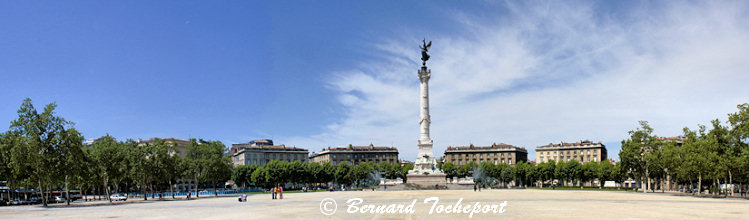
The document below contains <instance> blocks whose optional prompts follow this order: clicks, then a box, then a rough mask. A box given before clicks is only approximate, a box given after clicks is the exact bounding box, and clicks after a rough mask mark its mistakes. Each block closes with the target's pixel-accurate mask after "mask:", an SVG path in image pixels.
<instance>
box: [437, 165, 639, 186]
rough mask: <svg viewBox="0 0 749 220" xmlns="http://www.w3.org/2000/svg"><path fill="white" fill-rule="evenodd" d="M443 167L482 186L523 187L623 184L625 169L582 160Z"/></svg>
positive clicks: (449, 174) (452, 175)
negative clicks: (614, 182) (558, 184)
mask: <svg viewBox="0 0 749 220" xmlns="http://www.w3.org/2000/svg"><path fill="white" fill-rule="evenodd" d="M441 168H442V170H443V171H444V172H445V174H446V175H447V176H446V177H447V178H453V177H458V178H464V177H473V178H474V181H475V182H477V183H481V184H483V185H508V184H510V183H516V185H520V186H523V187H526V186H529V185H534V184H536V185H544V183H545V182H546V183H548V184H547V186H552V185H553V183H554V180H557V181H559V183H560V184H562V185H564V186H568V185H574V186H583V185H584V184H585V183H589V185H592V183H593V180H602V181H598V184H599V185H598V187H599V188H600V187H603V185H602V184H603V181H605V180H613V181H616V182H618V183H622V182H623V181H624V180H625V174H626V172H623V171H622V169H621V168H620V167H616V166H614V165H612V164H611V163H610V162H608V161H602V162H587V163H580V162H578V161H577V160H570V161H567V162H564V161H559V162H556V161H554V160H550V161H548V162H543V163H540V164H538V165H536V166H534V165H533V164H530V163H525V162H519V163H517V164H516V165H515V166H510V165H508V164H503V163H501V164H496V165H495V164H493V163H489V162H482V163H480V164H476V163H474V162H469V163H468V164H465V165H462V166H456V165H455V164H453V163H451V162H447V163H445V164H442V166H441Z"/></svg>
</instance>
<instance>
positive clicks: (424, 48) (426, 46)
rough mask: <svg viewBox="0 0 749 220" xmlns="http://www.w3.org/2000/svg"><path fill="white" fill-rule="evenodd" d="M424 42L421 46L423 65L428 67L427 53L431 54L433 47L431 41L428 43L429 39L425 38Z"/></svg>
mask: <svg viewBox="0 0 749 220" xmlns="http://www.w3.org/2000/svg"><path fill="white" fill-rule="evenodd" d="M422 42H424V45H423V46H419V48H421V61H422V62H421V65H422V66H426V65H427V60H429V54H427V52H429V48H430V47H432V41H429V43H427V39H426V38H424V40H422Z"/></svg>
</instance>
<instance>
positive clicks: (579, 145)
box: [536, 140, 608, 163]
mask: <svg viewBox="0 0 749 220" xmlns="http://www.w3.org/2000/svg"><path fill="white" fill-rule="evenodd" d="M573 159H574V160H577V161H578V162H580V163H586V162H600V161H605V160H606V159H608V158H607V155H606V146H605V145H603V144H602V143H601V142H598V143H593V142H592V141H589V140H584V141H580V142H576V143H565V142H562V143H559V144H547V145H543V146H538V147H536V163H543V162H547V161H549V160H554V161H557V162H559V161H565V162H566V161H570V160H573Z"/></svg>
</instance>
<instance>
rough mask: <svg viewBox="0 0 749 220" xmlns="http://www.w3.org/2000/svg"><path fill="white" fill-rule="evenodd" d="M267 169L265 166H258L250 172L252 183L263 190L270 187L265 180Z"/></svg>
mask: <svg viewBox="0 0 749 220" xmlns="http://www.w3.org/2000/svg"><path fill="white" fill-rule="evenodd" d="M267 173H268V171H267V168H265V166H260V167H258V168H257V169H255V171H253V172H252V175H251V178H252V182H253V183H256V184H259V185H262V186H263V187H265V188H268V187H270V186H271V183H270V182H269V181H268V180H267V179H266V178H265V177H266V176H267Z"/></svg>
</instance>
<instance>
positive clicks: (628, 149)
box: [619, 121, 659, 193]
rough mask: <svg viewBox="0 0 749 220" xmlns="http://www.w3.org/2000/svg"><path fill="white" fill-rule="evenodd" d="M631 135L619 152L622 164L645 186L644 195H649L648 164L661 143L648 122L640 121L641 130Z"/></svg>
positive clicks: (624, 141) (631, 132)
mask: <svg viewBox="0 0 749 220" xmlns="http://www.w3.org/2000/svg"><path fill="white" fill-rule="evenodd" d="M629 135H630V137H629V138H628V139H627V140H623V141H622V150H621V151H620V152H619V158H620V160H621V162H620V163H621V164H622V166H624V167H625V168H626V169H627V170H629V172H631V173H632V174H633V175H634V177H635V178H636V179H638V180H640V181H641V182H642V183H643V184H641V185H643V186H644V188H643V193H647V190H648V189H649V188H650V169H649V168H650V166H648V163H649V162H651V161H652V160H653V159H654V157H652V156H650V155H649V154H650V153H651V152H653V149H654V148H656V147H657V146H656V145H657V144H658V143H659V141H657V137H656V136H654V135H653V128H652V127H650V125H649V124H648V122H647V121H640V128H638V129H637V130H634V131H629ZM643 179H644V180H643Z"/></svg>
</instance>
